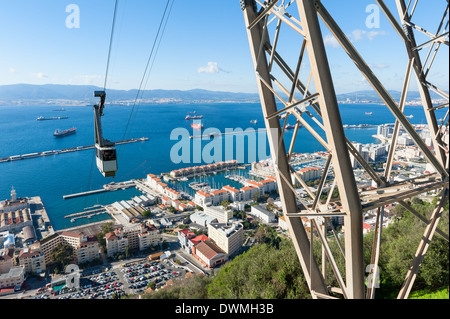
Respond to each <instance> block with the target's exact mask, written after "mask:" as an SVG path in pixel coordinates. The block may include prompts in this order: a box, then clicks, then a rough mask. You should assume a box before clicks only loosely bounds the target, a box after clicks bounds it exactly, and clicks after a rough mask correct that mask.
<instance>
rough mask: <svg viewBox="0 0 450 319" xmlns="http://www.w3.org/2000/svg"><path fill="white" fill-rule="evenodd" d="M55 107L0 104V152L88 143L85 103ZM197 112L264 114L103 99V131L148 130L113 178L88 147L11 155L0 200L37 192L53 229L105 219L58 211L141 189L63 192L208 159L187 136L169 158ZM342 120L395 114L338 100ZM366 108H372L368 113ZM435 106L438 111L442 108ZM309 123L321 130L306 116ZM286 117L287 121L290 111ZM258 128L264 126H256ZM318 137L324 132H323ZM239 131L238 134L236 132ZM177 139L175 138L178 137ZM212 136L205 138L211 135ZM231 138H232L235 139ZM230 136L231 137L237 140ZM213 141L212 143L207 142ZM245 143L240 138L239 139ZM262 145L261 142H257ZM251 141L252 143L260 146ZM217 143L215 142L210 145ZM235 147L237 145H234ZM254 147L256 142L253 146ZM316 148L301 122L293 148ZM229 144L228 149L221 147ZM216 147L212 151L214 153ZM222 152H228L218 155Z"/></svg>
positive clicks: (208, 116)
mask: <svg viewBox="0 0 450 319" xmlns="http://www.w3.org/2000/svg"><path fill="white" fill-rule="evenodd" d="M55 109H60V107H58V106H45V105H36V106H1V107H0V157H7V156H12V155H23V154H29V153H34V152H43V151H50V150H59V149H64V148H70V147H77V146H84V145H93V144H94V124H93V117H94V116H93V109H92V107H90V106H80V107H65V111H63V112H62V111H54V110H55ZM194 110H195V111H196V112H197V114H201V115H203V119H202V120H201V122H202V124H203V125H204V128H205V129H207V128H216V129H218V130H219V131H220V132H225V130H226V129H233V130H235V129H237V128H241V129H243V130H246V129H249V128H254V129H262V128H264V121H263V117H262V111H261V107H260V104H250V103H249V104H233V103H220V104H190V105H183V104H160V105H138V106H136V108H135V109H134V112H132V107H131V106H124V105H107V106H106V108H105V111H104V116H103V117H102V122H103V131H104V137H105V138H107V139H109V140H111V141H118V140H123V139H129V138H137V137H148V138H149V140H148V141H145V142H137V143H130V144H124V145H120V146H117V150H118V167H119V170H118V172H117V174H116V177H115V178H114V179H112V178H105V177H103V176H102V175H101V174H100V173H99V171H98V170H97V168H96V165H95V158H94V151H93V150H92V149H91V150H85V151H79V152H72V153H66V154H59V155H52V156H46V157H37V158H32V159H25V160H19V161H13V162H4V163H0V200H4V199H9V198H10V192H11V187H14V189H15V190H16V192H17V194H18V196H19V197H33V196H40V197H41V199H42V201H43V204H44V206H45V208H46V210H47V213H48V215H49V217H50V220H51V223H52V226H53V227H54V229H56V230H60V229H64V228H68V227H73V226H78V225H81V224H83V223H86V222H87V221H89V222H95V221H99V220H103V219H105V218H106V217H105V216H106V215H99V216H94V217H92V218H91V219H89V220H87V219H79V220H77V221H76V222H74V223H71V222H70V220H69V219H65V218H64V216H65V215H68V214H72V213H76V212H80V211H82V210H83V209H84V208H86V207H91V206H93V205H95V204H103V205H104V204H110V203H113V202H114V201H117V200H123V199H130V198H131V197H133V196H135V195H138V194H140V192H139V191H137V190H135V189H134V188H132V189H127V190H121V191H116V192H107V193H101V194H97V195H91V196H85V197H80V198H75V199H69V200H64V199H63V195H68V194H73V193H79V192H83V191H87V190H91V189H99V188H102V186H103V185H104V184H107V183H109V182H112V181H114V182H120V181H127V180H130V179H136V178H145V177H146V175H147V174H149V173H153V174H160V173H165V172H170V171H171V170H174V169H179V168H182V167H188V166H196V165H203V164H208V163H209V162H205V161H204V160H203V158H202V161H200V162H198V163H197V162H196V163H192V161H193V160H194V159H195V158H196V157H199V156H197V155H198V154H195V152H194V150H195V147H194V143H198V142H199V141H200V140H198V141H196V142H194V140H196V139H191V140H190V141H189V142H188V143H190V144H188V145H191V146H190V147H191V151H190V154H189V158H190V162H189V163H183V162H181V163H174V162H173V161H172V159H171V156H170V154H171V150H172V149H173V148H174V147H175V146H176V145H179V144H177V143H179V141H180V140H179V139H175V138H176V136H175V138H172V139H171V133H172V131H173V130H174V129H177V128H178V130H180V129H184V130H187V131H189V134H191V135H192V134H193V135H198V134H199V133H198V132H193V130H192V128H191V127H190V124H191V123H192V121H190V120H185V116H186V115H187V114H188V112H192V111H194ZM340 110H341V117H342V122H343V123H344V124H383V123H393V122H394V117H393V116H392V114H391V113H390V111H389V110H388V109H387V107H386V106H384V105H375V104H374V105H371V104H343V105H340ZM439 111H442V112H439V113H437V117H438V118H440V117H443V116H444V115H445V111H444V110H443V109H442V110H439ZM365 112H373V115H372V116H368V115H365ZM405 113H406V114H408V115H409V114H412V115H413V116H414V118H412V119H410V120H411V122H412V123H414V124H419V123H422V122H423V123H426V121H425V116H424V114H423V109H422V107H421V106H408V107H407V109H406V112H405ZM441 113H442V114H441ZM39 116H44V117H52V116H67V117H68V119H64V120H49V121H36V118H37V117H39ZM254 119H257V120H258V124H256V125H254V124H251V123H250V120H254ZM308 122H310V123H311V126H313V127H314V128H316V129H317V130H318V131H320V129H319V128H318V127H317V125H316V124H315V123H314V122H312V121H309V120H308ZM289 123H290V124H294V123H295V122H294V119H293V116H291V120H290V121H289ZM72 127H76V128H77V133H76V134H74V135H70V136H67V137H63V138H55V137H54V136H53V132H54V131H55V130H56V129H62V130H63V129H68V128H72ZM292 132H293V130H292V131H288V132H287V133H286V134H285V141H286V148H288V146H289V143H290V139H291V137H292ZM345 132H346V135H347V137H348V138H349V139H350V140H351V141H357V142H360V143H377V141H376V140H375V139H374V138H373V137H372V135H374V134H376V128H366V129H347V130H346V131H345ZM258 134H263V136H265V132H264V131H263V132H259V133H258ZM322 135H323V136H324V134H322ZM236 136H238V135H236ZM178 138H180V137H178ZM216 138H217V140H215V141H216V142H218V143H219V141H220V140H222V144H223V149H222V150H223V153H222V157H223V160H228V159H230V157H236V151H235V149H233V150H232V153H231V154H230V152H229V149H227V150H226V149H225V142H224V139H225V138H224V137H221V138H218V137H216ZM212 140H213V138H211V141H212ZM236 140H237V138H236ZM210 143H212V142H210V141H209V140H203V141H201V145H202V149H204V147H205V146H207V145H210V146H211V144H210ZM236 143H237V142H236ZM214 145H217V144H214ZM245 145H246V146H247V145H248V143H247V140H245ZM261 145H262V146H264V145H263V144H261ZM261 145H258V147H261ZM218 149H219V148H216V149H215V151H217V150H218ZM236 149H237V146H236ZM265 149H267V152H264V154H262V155H261V154H259V153H261V152H255V154H259V157H257V158H256V160H261V159H264V158H267V157H268V156H269V155H270V154H269V151H268V145H267V144H266V148H265ZM258 150H259V149H258ZM320 150H323V148H322V146H321V145H320V144H319V143H318V142H317V141H316V140H315V139H314V138H313V137H312V136H311V135H310V133H309V132H308V131H307V130H306V129H305V128H301V129H300V131H299V136H298V137H297V139H296V144H295V147H294V152H297V153H302V152H304V153H308V152H315V151H320ZM226 151H228V152H226ZM214 154H216V153H214ZM225 156H227V157H225ZM253 159H254V158H253V157H252V156H250V155H249V154H247V155H245V156H244V161H243V162H246V163H249V162H251V160H253ZM214 178H215V181H214V183H216V184H220V183H227V184H230V185H233V182H232V181H229V180H225V179H224V177H223V174H222V175H220V174H218V175H216V176H215V177H214Z"/></svg>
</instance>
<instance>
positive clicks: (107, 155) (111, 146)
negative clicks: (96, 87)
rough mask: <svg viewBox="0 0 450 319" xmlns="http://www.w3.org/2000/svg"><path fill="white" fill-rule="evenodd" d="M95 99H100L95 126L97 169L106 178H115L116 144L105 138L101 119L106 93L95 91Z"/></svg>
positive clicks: (95, 107) (95, 111)
mask: <svg viewBox="0 0 450 319" xmlns="http://www.w3.org/2000/svg"><path fill="white" fill-rule="evenodd" d="M94 96H95V97H99V98H100V104H99V105H94V126H95V156H96V158H97V160H96V161H97V168H98V169H99V171H100V173H102V175H103V176H105V177H114V176H115V175H116V171H117V153H116V146H115V143H114V142H111V141H109V140H107V139H104V138H103V132H102V122H101V117H102V116H103V109H104V107H105V99H106V93H105V91H95V92H94Z"/></svg>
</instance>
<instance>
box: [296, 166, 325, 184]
mask: <svg viewBox="0 0 450 319" xmlns="http://www.w3.org/2000/svg"><path fill="white" fill-rule="evenodd" d="M297 174H298V175H299V176H300V178H301V179H302V180H303V181H304V182H308V181H315V180H316V179H319V178H320V176H321V175H322V170H321V169H320V168H319V167H305V168H301V169H299V170H297ZM292 182H293V183H294V184H298V181H297V179H296V178H295V176H294V174H292Z"/></svg>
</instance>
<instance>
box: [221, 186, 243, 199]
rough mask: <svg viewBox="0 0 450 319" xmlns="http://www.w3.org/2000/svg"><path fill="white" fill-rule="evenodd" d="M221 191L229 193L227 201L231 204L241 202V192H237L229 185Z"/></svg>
mask: <svg viewBox="0 0 450 319" xmlns="http://www.w3.org/2000/svg"><path fill="white" fill-rule="evenodd" d="M222 189H224V190H226V191H227V192H228V193H229V200H230V201H231V202H240V201H242V192H241V191H239V190H238V189H236V188H234V187H231V186H229V185H226V186H224V187H222Z"/></svg>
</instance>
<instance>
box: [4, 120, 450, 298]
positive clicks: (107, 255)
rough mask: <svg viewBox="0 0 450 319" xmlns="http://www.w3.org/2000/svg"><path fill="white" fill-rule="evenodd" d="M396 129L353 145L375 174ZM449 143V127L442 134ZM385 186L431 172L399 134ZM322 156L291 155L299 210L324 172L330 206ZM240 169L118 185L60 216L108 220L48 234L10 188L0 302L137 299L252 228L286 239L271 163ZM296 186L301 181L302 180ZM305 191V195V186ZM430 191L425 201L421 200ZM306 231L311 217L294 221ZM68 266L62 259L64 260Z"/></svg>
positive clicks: (232, 252)
mask: <svg viewBox="0 0 450 319" xmlns="http://www.w3.org/2000/svg"><path fill="white" fill-rule="evenodd" d="M393 127H394V124H383V125H379V126H378V129H377V134H376V135H374V137H375V138H377V139H378V140H379V143H377V144H360V143H353V145H354V147H355V148H356V149H357V150H358V151H359V153H360V154H361V156H362V157H363V158H364V159H365V160H366V161H367V162H368V163H369V164H370V165H372V166H373V168H374V169H375V171H381V170H382V169H383V163H385V162H386V156H387V155H388V152H389V144H388V143H386V142H389V140H390V138H391V137H392V133H393ZM416 129H417V130H420V132H421V133H420V134H421V137H422V138H423V139H424V141H425V142H426V143H427V144H428V145H430V143H431V138H430V133H429V130H428V129H427V127H426V125H416ZM444 136H445V138H446V139H447V142H448V131H447V132H446V133H445V135H444ZM397 147H398V150H397V152H396V153H395V158H394V160H395V162H393V168H392V170H393V171H392V172H393V173H392V174H391V182H392V181H404V180H407V179H411V178H414V177H415V176H418V175H420V174H424V173H433V168H432V167H431V166H430V165H427V164H425V161H424V159H423V154H422V153H421V152H420V151H419V150H418V148H417V147H416V146H415V145H414V144H413V143H412V141H411V139H410V138H408V136H407V135H406V134H404V132H402V131H401V132H400V135H399V138H398V146H397ZM328 155H329V154H328V153H327V152H322V151H319V152H315V153H302V154H296V153H294V154H292V157H291V159H290V164H291V166H292V167H293V169H294V171H293V172H292V176H291V178H292V185H293V186H294V189H295V192H296V193H297V196H298V205H299V207H301V206H302V205H305V204H306V205H310V204H312V203H313V200H312V197H311V196H310V194H311V193H315V192H316V191H317V189H316V188H315V187H316V186H317V185H318V183H319V182H320V180H321V177H322V175H325V176H326V180H325V181H324V186H323V188H322V195H323V196H324V197H321V200H322V201H323V203H324V204H325V205H328V207H329V208H330V209H334V208H336V206H338V205H339V202H338V201H335V192H334V191H335V183H334V176H333V173H332V167H330V168H329V169H328V170H329V173H328V174H323V173H324V172H323V171H324V169H325V167H326V162H327V158H328ZM351 159H352V164H353V169H354V173H355V176H356V181H357V185H358V188H359V190H360V191H365V190H370V189H371V187H373V184H372V180H371V179H370V177H369V176H368V175H367V174H365V173H364V171H363V170H362V169H361V168H360V166H359V164H358V162H357V161H356V160H355V159H354V158H353V157H351ZM242 169H245V166H242V165H239V163H237V161H234V160H233V161H226V162H221V163H214V164H208V165H204V166H196V167H188V168H183V169H178V170H174V171H171V172H169V173H164V174H148V175H147V176H146V177H145V178H142V179H136V180H132V181H130V182H127V183H124V185H127V187H130V186H134V187H135V188H136V189H137V190H139V191H140V192H141V193H142V195H140V196H135V197H133V198H131V199H130V200H122V201H117V202H114V203H109V204H106V205H96V206H94V207H90V208H87V209H86V211H84V212H80V213H77V214H71V215H69V216H66V217H68V218H89V216H91V215H92V214H108V215H109V216H110V217H111V218H110V219H108V220H105V221H102V222H97V223H93V224H87V225H84V226H82V227H81V226H80V227H73V228H70V229H64V230H61V231H55V230H53V228H52V226H51V222H50V219H49V217H48V214H47V212H46V210H45V207H44V204H43V203H42V200H41V198H40V197H38V196H36V197H29V198H28V197H18V196H17V193H16V191H15V189H14V188H12V190H11V198H10V199H6V200H4V201H2V202H1V205H0V298H59V299H67V298H90V299H94V298H118V297H120V296H123V295H138V294H140V293H144V292H151V291H153V290H156V289H164V287H167V286H170V285H171V284H173V282H174V280H183V278H186V277H189V276H192V275H194V274H202V275H206V276H209V275H211V274H212V272H213V271H214V270H215V269H217V268H220V267H221V265H223V264H225V263H226V262H227V261H229V260H232V259H233V258H234V257H235V256H237V255H239V254H241V253H242V252H244V251H246V250H247V249H249V248H250V247H251V246H252V245H254V244H255V243H256V241H255V238H254V237H253V235H254V234H255V230H256V229H257V228H258V227H260V225H266V226H267V227H271V228H272V229H274V230H276V231H277V232H278V233H279V236H289V231H288V227H287V224H286V220H285V218H284V217H283V208H282V203H281V201H280V198H279V195H278V193H277V182H276V178H275V175H276V171H275V168H274V166H273V162H272V160H271V159H267V160H261V161H259V162H254V163H251V167H250V169H249V170H248V174H247V175H241V174H240V173H239V174H238V173H237V172H239V171H240V170H242ZM218 173H222V174H225V178H228V179H230V180H234V181H236V182H238V183H240V184H241V185H242V187H240V188H237V187H232V186H230V185H222V186H221V188H213V187H211V185H209V184H208V183H190V184H189V185H190V187H191V188H192V189H194V191H195V195H194V196H191V195H189V194H188V193H186V192H183V191H181V190H176V189H175V188H176V185H177V183H178V182H180V181H188V180H189V179H190V178H192V177H195V176H198V175H201V176H208V175H211V174H218ZM302 183H303V184H302ZM304 184H306V185H307V186H308V189H306V188H305V187H304ZM433 195H434V194H432V193H429V194H427V195H424V196H429V198H424V199H425V200H427V199H428V200H429V199H430V198H432V197H433ZM393 215H394V206H393V205H392V204H391V205H388V206H386V207H385V210H384V224H383V227H388V225H389V223H390V222H391V217H392V216H393ZM330 219H331V223H327V224H326V225H327V227H328V229H327V230H328V231H329V232H330V233H331V232H337V233H338V234H342V233H343V232H345V229H344V228H343V217H341V216H333V217H330ZM302 221H303V224H304V226H305V229H306V230H307V231H308V232H309V231H310V227H311V221H310V219H309V218H308V217H302ZM375 223H376V210H369V211H365V212H364V222H363V232H364V234H367V233H369V232H370V231H372V230H373V229H374V226H375ZM61 254H66V255H67V260H69V261H70V264H71V265H72V266H76V267H77V269H79V270H80V271H79V276H80V284H79V287H72V286H71V285H70V284H69V281H70V280H69V279H70V278H71V276H73V274H72V275H71V274H70V273H67V271H65V270H64V269H60V268H59V267H58V265H60V264H61V260H60V259H58V257H57V256H58V255H61ZM66 265H67V263H66Z"/></svg>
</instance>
